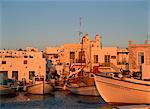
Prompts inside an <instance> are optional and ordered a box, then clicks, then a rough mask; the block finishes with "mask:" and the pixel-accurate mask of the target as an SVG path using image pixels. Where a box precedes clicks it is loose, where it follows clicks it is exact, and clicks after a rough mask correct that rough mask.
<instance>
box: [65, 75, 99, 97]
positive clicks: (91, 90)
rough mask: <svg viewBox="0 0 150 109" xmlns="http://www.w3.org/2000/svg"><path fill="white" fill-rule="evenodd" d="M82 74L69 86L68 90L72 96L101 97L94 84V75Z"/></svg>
mask: <svg viewBox="0 0 150 109" xmlns="http://www.w3.org/2000/svg"><path fill="white" fill-rule="evenodd" d="M80 73H81V72H80ZM80 73H79V74H78V75H79V76H78V77H77V78H75V79H72V81H70V83H69V85H67V88H68V90H69V91H70V92H71V93H72V94H77V95H87V96H100V95H99V93H98V91H97V89H96V86H95V83H94V76H93V75H94V74H93V73H89V72H85V73H86V75H85V76H83V75H82V76H81V74H80Z"/></svg>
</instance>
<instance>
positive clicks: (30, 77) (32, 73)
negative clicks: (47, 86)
mask: <svg viewBox="0 0 150 109" xmlns="http://www.w3.org/2000/svg"><path fill="white" fill-rule="evenodd" d="M34 76H35V71H29V79H30V80H32V79H33V77H34Z"/></svg>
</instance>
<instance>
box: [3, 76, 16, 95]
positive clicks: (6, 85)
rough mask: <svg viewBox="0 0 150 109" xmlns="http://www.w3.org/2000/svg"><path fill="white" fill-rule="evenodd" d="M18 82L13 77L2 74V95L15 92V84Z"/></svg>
mask: <svg viewBox="0 0 150 109" xmlns="http://www.w3.org/2000/svg"><path fill="white" fill-rule="evenodd" d="M15 83H16V82H15V81H14V80H12V79H8V78H4V77H3V76H0V95H9V94H15V91H16V87H15V86H14V84H15Z"/></svg>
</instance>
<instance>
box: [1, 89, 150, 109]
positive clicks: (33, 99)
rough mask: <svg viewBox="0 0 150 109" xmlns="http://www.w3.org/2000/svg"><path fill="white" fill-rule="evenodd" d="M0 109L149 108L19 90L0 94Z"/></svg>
mask: <svg viewBox="0 0 150 109" xmlns="http://www.w3.org/2000/svg"><path fill="white" fill-rule="evenodd" d="M128 106H129V108H127V107H128ZM135 107H136V108H135ZM0 109H150V105H144V106H143V105H141V106H140V105H136V106H132V105H131V107H130V105H127V106H122V105H121V106H119V105H116V104H115V105H113V104H107V103H106V102H104V100H103V99H102V98H101V97H93V96H80V95H72V94H70V93H69V92H68V91H56V92H54V95H31V94H25V93H24V92H19V93H17V95H11V96H8V95H7V96H0Z"/></svg>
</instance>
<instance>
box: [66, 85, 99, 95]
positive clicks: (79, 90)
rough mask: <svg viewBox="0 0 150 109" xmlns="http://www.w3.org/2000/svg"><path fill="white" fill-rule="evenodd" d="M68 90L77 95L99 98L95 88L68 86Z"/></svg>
mask: <svg viewBox="0 0 150 109" xmlns="http://www.w3.org/2000/svg"><path fill="white" fill-rule="evenodd" d="M75 85H77V84H75ZM68 89H69V91H70V92H71V93H73V94H77V95H87V96H99V93H98V91H97V89H96V87H95V86H68Z"/></svg>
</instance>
